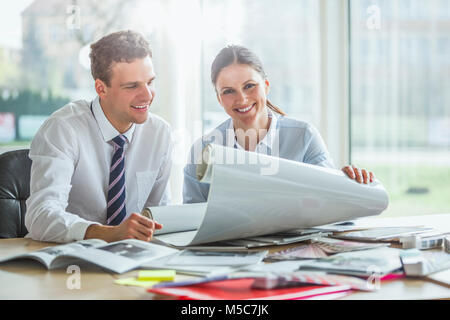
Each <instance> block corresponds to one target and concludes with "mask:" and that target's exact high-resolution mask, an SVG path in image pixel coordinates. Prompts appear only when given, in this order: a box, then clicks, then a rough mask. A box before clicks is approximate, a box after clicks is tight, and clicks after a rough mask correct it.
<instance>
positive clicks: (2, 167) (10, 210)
mask: <svg viewBox="0 0 450 320" xmlns="http://www.w3.org/2000/svg"><path fill="white" fill-rule="evenodd" d="M28 152H29V150H28V149H27V150H16V151H10V152H6V153H3V154H1V155H0V238H3V239H4V238H23V237H24V236H25V235H26V234H27V233H28V231H27V229H26V228H25V212H26V206H25V201H26V200H27V198H28V197H29V195H30V171H31V160H30V158H28Z"/></svg>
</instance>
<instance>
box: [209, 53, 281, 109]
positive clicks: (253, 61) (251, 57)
mask: <svg viewBox="0 0 450 320" xmlns="http://www.w3.org/2000/svg"><path fill="white" fill-rule="evenodd" d="M233 63H238V64H246V65H249V66H250V67H252V68H253V69H255V71H257V72H258V73H259V74H260V75H261V77H263V79H266V78H267V76H266V73H265V71H264V68H263V65H262V63H261V60H260V59H259V58H258V56H257V55H256V54H254V53H253V52H251V51H250V50H248V49H247V48H245V47H242V46H238V45H229V46H226V47H225V48H223V49H222V50H220V52H219V54H218V55H217V56H216V58H215V59H214V61H213V63H212V65H211V82H212V83H213V85H214V86H215V85H216V82H217V77H218V76H219V73H220V71H222V69H223V68H225V67H228V66H229V65H231V64H233ZM267 107H269V108H270V109H271V110H273V111H274V112H276V113H278V114H280V115H282V116H285V115H286V113H285V112H284V111H283V110H281V109H280V108H278V107H277V106H275V105H273V104H272V103H271V102H270V101H269V100H267Z"/></svg>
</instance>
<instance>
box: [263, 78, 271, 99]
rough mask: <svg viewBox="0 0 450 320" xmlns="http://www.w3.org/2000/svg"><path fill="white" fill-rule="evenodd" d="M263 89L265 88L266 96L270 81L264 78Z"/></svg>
mask: <svg viewBox="0 0 450 320" xmlns="http://www.w3.org/2000/svg"><path fill="white" fill-rule="evenodd" d="M264 89H265V92H266V96H267V95H268V94H269V91H270V82H269V80H267V79H265V80H264Z"/></svg>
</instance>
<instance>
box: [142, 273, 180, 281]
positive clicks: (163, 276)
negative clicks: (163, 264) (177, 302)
mask: <svg viewBox="0 0 450 320" xmlns="http://www.w3.org/2000/svg"><path fill="white" fill-rule="evenodd" d="M175 274H176V273H175V270H142V271H139V275H138V279H139V280H145V281H173V280H174V279H175Z"/></svg>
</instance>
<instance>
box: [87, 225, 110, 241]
mask: <svg viewBox="0 0 450 320" xmlns="http://www.w3.org/2000/svg"><path fill="white" fill-rule="evenodd" d="M114 231H115V227H113V226H103V225H99V224H91V225H90V226H89V227H88V228H87V229H86V233H85V235H84V240H87V239H101V240H105V241H106V242H113V241H115V236H114V234H115V232H114Z"/></svg>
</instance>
